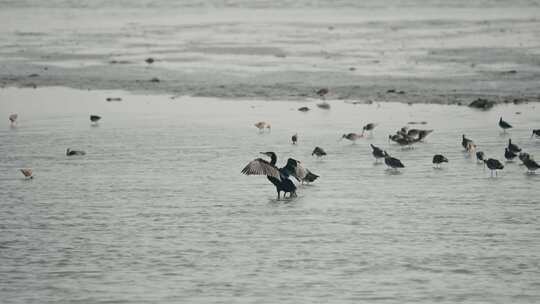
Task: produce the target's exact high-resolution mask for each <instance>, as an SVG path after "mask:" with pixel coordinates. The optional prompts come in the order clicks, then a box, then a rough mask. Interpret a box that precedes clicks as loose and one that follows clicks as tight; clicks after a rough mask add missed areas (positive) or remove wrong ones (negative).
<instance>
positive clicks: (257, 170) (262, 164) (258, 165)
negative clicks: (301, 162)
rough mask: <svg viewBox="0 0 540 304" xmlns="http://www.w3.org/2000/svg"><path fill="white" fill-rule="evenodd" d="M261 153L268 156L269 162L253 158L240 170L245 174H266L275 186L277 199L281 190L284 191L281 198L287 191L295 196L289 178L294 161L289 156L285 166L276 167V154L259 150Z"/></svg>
mask: <svg viewBox="0 0 540 304" xmlns="http://www.w3.org/2000/svg"><path fill="white" fill-rule="evenodd" d="M261 154H264V155H266V156H268V157H270V162H268V161H266V160H264V159H262V158H257V159H254V160H252V161H251V162H249V163H248V164H247V165H246V166H245V167H244V169H242V171H241V172H242V173H243V174H246V175H266V177H267V178H268V180H269V181H270V182H271V183H272V184H274V186H275V187H276V191H277V199H278V200H279V199H280V198H281V197H280V195H281V192H284V194H283V198H285V197H286V195H287V193H289V197H293V196H296V186H295V185H294V183H293V182H292V180H291V179H290V178H289V177H290V176H291V175H294V174H295V172H296V166H297V163H296V161H295V160H294V159H292V158H289V159H288V160H287V164H286V165H285V167H283V168H280V169H278V167H276V162H277V156H276V154H275V153H274V152H261Z"/></svg>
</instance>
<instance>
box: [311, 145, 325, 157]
mask: <svg viewBox="0 0 540 304" xmlns="http://www.w3.org/2000/svg"><path fill="white" fill-rule="evenodd" d="M313 155H316V156H317V157H323V156H325V155H326V152H325V151H324V150H323V148H321V147H315V149H313V152H311V156H313Z"/></svg>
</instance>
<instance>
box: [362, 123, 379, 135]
mask: <svg viewBox="0 0 540 304" xmlns="http://www.w3.org/2000/svg"><path fill="white" fill-rule="evenodd" d="M376 126H377V124H376V123H373V122H370V123H368V124H367V125H365V126H364V127H363V128H362V135H364V132H365V131H368V132H369V133H370V134H372V133H373V129H375V127H376Z"/></svg>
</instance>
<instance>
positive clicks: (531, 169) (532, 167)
mask: <svg viewBox="0 0 540 304" xmlns="http://www.w3.org/2000/svg"><path fill="white" fill-rule="evenodd" d="M522 161H523V164H524V165H525V167H527V172H528V173H535V171H536V170H538V169H539V168H540V165H538V163H537V162H535V161H534V159H532V158H531V157H527V158H525V159H523V160H522Z"/></svg>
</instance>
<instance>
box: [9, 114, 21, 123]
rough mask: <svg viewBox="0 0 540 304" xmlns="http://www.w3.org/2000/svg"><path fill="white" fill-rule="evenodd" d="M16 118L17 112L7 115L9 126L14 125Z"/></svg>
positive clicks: (17, 116)
mask: <svg viewBox="0 0 540 304" xmlns="http://www.w3.org/2000/svg"><path fill="white" fill-rule="evenodd" d="M17 118H19V115H18V114H11V115H9V121H10V124H11V126H14V125H15V124H16V123H17Z"/></svg>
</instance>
